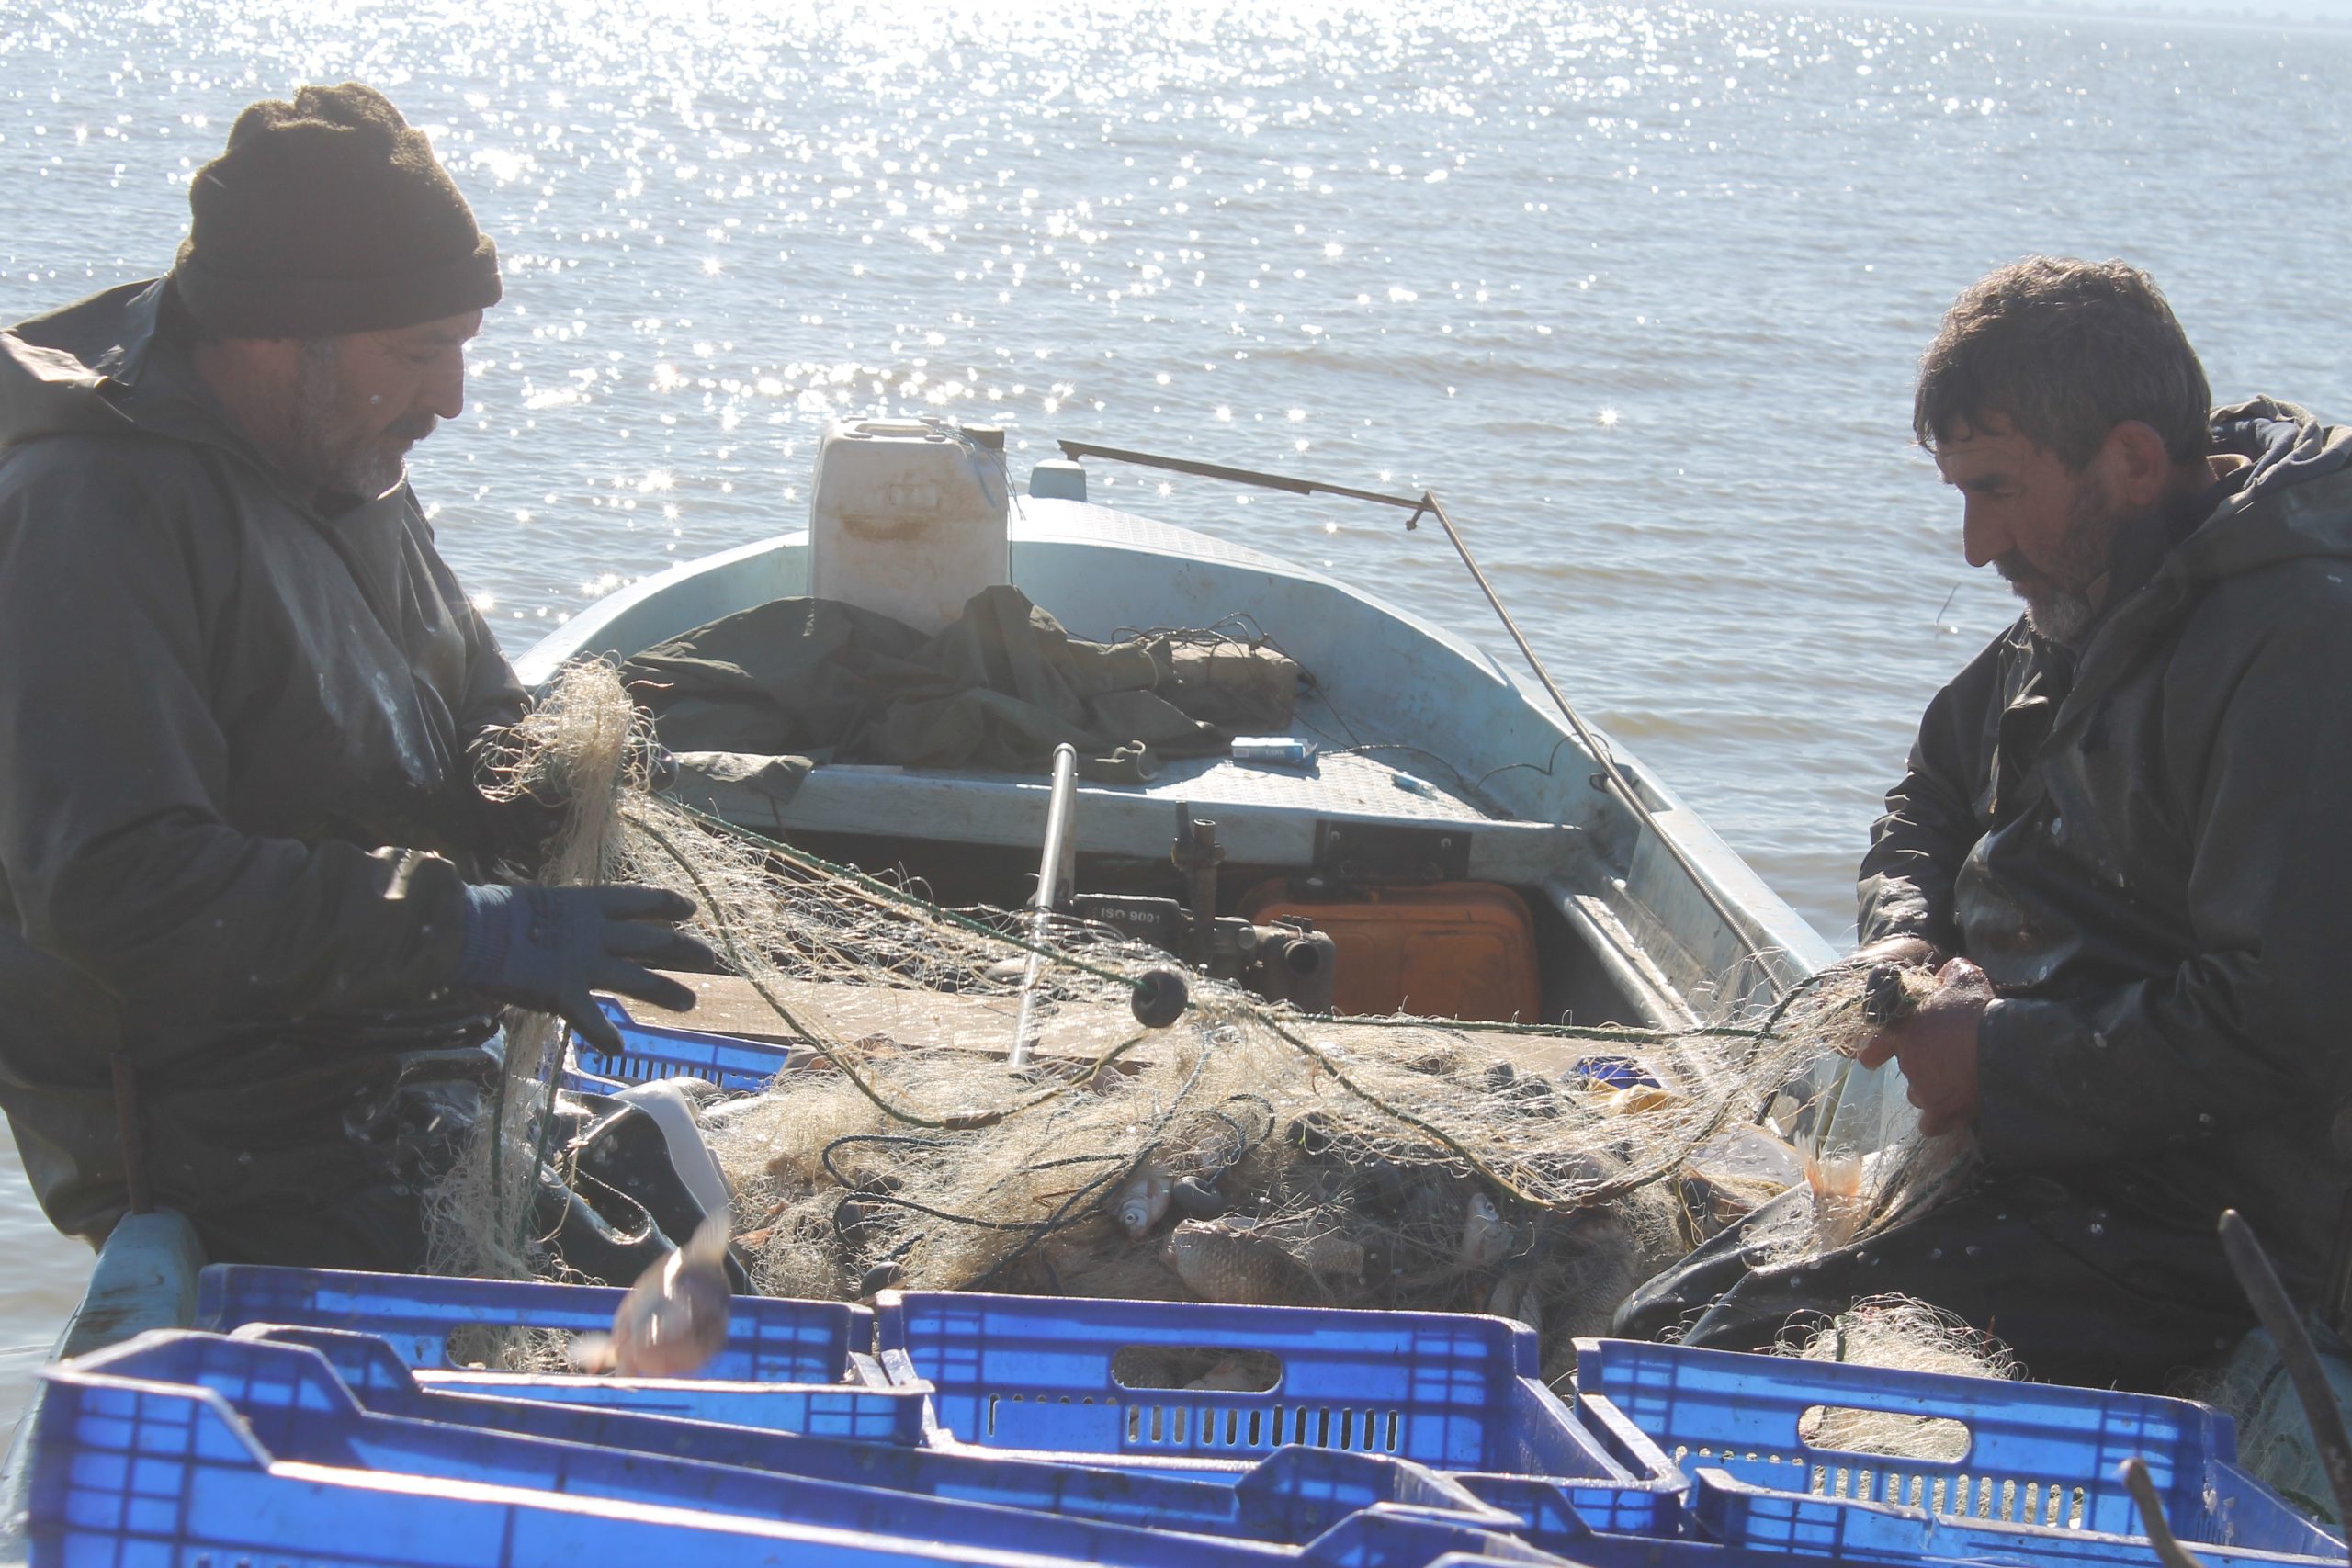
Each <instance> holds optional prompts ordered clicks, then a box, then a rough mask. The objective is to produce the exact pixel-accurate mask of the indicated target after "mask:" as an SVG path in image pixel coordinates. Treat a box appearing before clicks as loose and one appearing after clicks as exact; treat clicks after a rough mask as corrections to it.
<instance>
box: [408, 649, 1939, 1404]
mask: <svg viewBox="0 0 2352 1568" xmlns="http://www.w3.org/2000/svg"><path fill="white" fill-rule="evenodd" d="M635 722H636V721H635V719H634V717H633V716H632V714H631V710H630V708H629V705H628V698H627V696H626V694H624V693H623V691H622V689H621V686H620V684H619V682H618V679H617V677H616V674H615V672H614V671H612V670H611V669H610V668H609V667H605V666H600V665H593V664H591V665H582V666H579V667H576V668H575V669H573V670H572V671H570V672H569V673H568V674H567V675H566V676H565V677H564V678H563V679H562V680H561V682H560V683H559V685H558V687H557V689H556V690H555V692H554V693H552V694H550V697H549V698H548V701H547V702H545V703H543V704H542V705H541V706H540V708H539V710H538V712H537V714H536V715H535V716H534V717H533V719H532V721H531V723H532V726H533V728H532V729H531V730H530V732H529V733H527V734H526V736H524V737H523V740H524V744H523V747H522V749H521V751H520V753H519V755H518V757H517V759H516V761H515V766H514V769H513V773H512V776H513V781H514V784H513V787H515V788H517V789H528V790H531V791H533V792H535V793H537V792H541V791H560V795H561V796H562V797H563V798H567V799H569V800H571V802H572V803H573V805H572V811H573V813H574V821H573V825H572V827H571V830H570V831H569V832H568V833H567V834H566V835H565V841H564V845H563V849H562V853H561V857H560V858H561V865H560V868H559V869H560V872H561V874H567V875H571V876H574V877H586V876H589V875H592V874H593V875H596V876H602V877H605V878H608V879H616V880H628V881H636V882H643V883H650V884H654V885H658V886H666V887H672V888H674V889H676V890H678V891H679V892H682V893H684V894H685V895H686V896H687V897H691V898H692V899H693V900H694V901H695V904H696V906H697V907H698V908H699V909H700V914H699V916H698V917H697V919H696V920H695V927H694V929H695V932H696V934H697V935H699V936H701V937H702V938H703V939H704V940H705V941H706V942H708V943H709V944H710V946H711V947H712V948H713V949H714V951H716V952H718V953H719V954H721V955H722V957H723V959H724V960H725V963H726V964H727V966H728V968H729V969H730V970H731V971H732V972H733V973H734V974H735V975H736V976H741V981H742V982H743V983H744V984H746V985H747V986H748V987H749V988H750V990H751V991H752V993H753V994H755V995H756V996H757V997H758V998H760V1000H761V1002H762V1003H763V1005H764V1006H765V1008H766V1009H767V1010H768V1011H769V1012H771V1013H772V1014H773V1015H774V1020H775V1023H774V1026H773V1027H772V1029H771V1030H770V1031H769V1032H770V1033H772V1034H774V1035H775V1036H777V1037H780V1038H783V1039H786V1040H787V1041H789V1042H790V1043H793V1044H794V1045H796V1046H797V1047H800V1048H802V1050H801V1053H800V1055H799V1056H798V1058H797V1061H796V1064H795V1066H793V1067H791V1068H790V1069H789V1070H787V1071H786V1072H784V1073H783V1074H781V1075H780V1076H779V1077H778V1078H777V1079H776V1081H775V1084H774V1085H773V1086H772V1087H771V1088H769V1089H766V1090H764V1091H762V1092H759V1093H753V1094H748V1095H741V1096H738V1097H734V1098H731V1099H728V1100H722V1101H719V1102H718V1103H715V1104H709V1105H706V1106H705V1108H704V1110H703V1113H702V1114H703V1120H704V1131H705V1134H706V1136H707V1141H708V1143H709V1145H710V1146H711V1148H712V1149H713V1150H714V1151H715V1153H716V1154H717V1156H718V1159H719V1161H720V1163H721V1165H722V1166H723V1168H725V1171H726V1173H727V1175H728V1177H729V1181H730V1183H731V1185H732V1186H733V1188H734V1189H735V1194H736V1198H735V1203H734V1213H735V1215H736V1216H737V1224H738V1225H739V1227H740V1231H739V1235H738V1236H737V1241H738V1244H739V1247H740V1249H741V1253H742V1255H743V1256H745V1257H747V1258H748V1259H749V1261H750V1266H751V1269H752V1278H753V1280H754V1282H755V1283H756V1285H757V1286H758V1287H759V1288H760V1289H761V1290H763V1291H764V1292H773V1293H775V1294H780V1295H795V1296H816V1297H834V1298H842V1299H858V1298H863V1297H867V1296H870V1295H871V1294H872V1293H873V1292H876V1291H877V1290H880V1289H883V1288H886V1287H888V1286H894V1285H895V1286H902V1287H906V1288H910V1289H940V1290H962V1289H973V1290H978V1289H988V1290H1001V1291H1016V1292H1057V1293H1072V1294H1090V1295H1113V1296H1122V1297H1140V1298H1163V1299H1204V1300H1210V1301H1219V1302H1233V1303H1298V1304H1313V1305H1335V1306H1357V1307H1381V1308H1429V1309H1443V1310H1466V1311H1479V1312H1495V1313H1498V1314H1504V1315H1508V1316H1512V1317H1516V1318H1519V1319H1521V1321H1523V1322H1526V1323H1528V1324H1530V1325H1533V1326H1535V1327H1537V1328H1538V1329H1540V1330H1541V1331H1542V1333H1543V1335H1544V1342H1545V1345H1546V1351H1547V1354H1546V1359H1547V1367H1548V1370H1550V1371H1553V1372H1554V1373H1555V1375H1556V1373H1557V1372H1559V1371H1565V1370H1566V1367H1567V1366H1568V1365H1569V1364H1570V1360H1571V1358H1572V1352H1571V1351H1570V1350H1569V1348H1568V1341H1569V1340H1570V1339H1571V1338H1572V1337H1575V1336H1577V1335H1579V1334H1592V1333H1596V1332H1601V1331H1604V1330H1605V1329H1606V1326H1607V1324H1608V1321H1609V1318H1610V1315H1611V1313H1612V1312H1613V1311H1614V1309H1615V1308H1616V1306H1617V1305H1618V1304H1619V1303H1621V1302H1622V1301H1623V1299H1624V1297H1625V1296H1626V1295H1627V1294H1628V1293H1629V1292H1631V1291H1632V1290H1633V1288H1634V1286H1635V1285H1636V1284H1638V1283H1639V1282H1640V1281H1641V1280H1644V1279H1645V1278H1646V1277H1647V1276H1648V1275H1650V1274H1651V1273H1653V1272H1655V1271H1656V1270H1657V1269H1658V1268H1660V1267H1662V1266H1663V1265H1665V1264H1666V1263H1668V1262H1670V1261H1671V1260H1672V1259H1674V1258H1678V1257H1679V1256H1680V1255H1682V1254H1683V1253H1684V1252H1686V1251H1687V1250H1689V1249H1690V1247H1692V1246H1693V1245H1695V1244H1696V1243H1697V1242H1699V1241H1701V1240H1703V1239H1705V1238H1706V1237H1707V1236H1709V1235H1713V1234H1715V1233H1716V1232H1718V1231H1720V1230H1721V1229H1722V1228H1723V1227H1724V1225H1726V1224H1730V1223H1731V1222H1733V1221H1734V1220H1736V1219H1737V1218H1738V1217H1740V1216H1741V1215H1743V1214H1745V1213H1747V1212H1748V1211H1749V1210H1751V1209H1753V1208H1754V1207H1756V1206H1757V1205H1758V1204H1759V1203H1761V1202H1762V1201H1765V1200H1767V1199H1769V1198H1771V1197H1773V1196H1775V1195H1777V1194H1779V1193H1781V1192H1782V1191H1784V1190H1787V1189H1789V1188H1790V1187H1792V1185H1800V1186H1802V1185H1807V1184H1810V1185H1811V1187H1812V1188H1813V1190H1815V1191H1816V1192H1817V1193H1818V1194H1819V1201H1817V1202H1815V1203H1814V1204H1813V1205H1811V1206H1809V1207H1807V1208H1806V1210H1805V1213H1804V1220H1803V1222H1802V1224H1800V1225H1799V1226H1798V1227H1797V1229H1796V1231H1794V1232H1792V1234H1791V1235H1788V1236H1786V1237H1785V1238H1783V1239H1782V1240H1781V1242H1778V1243H1776V1244H1775V1245H1778V1246H1784V1247H1788V1248H1792V1249H1795V1250H1799V1251H1802V1250H1804V1249H1807V1248H1810V1247H1821V1246H1833V1245H1837V1244H1838V1243H1840V1242H1843V1241H1845V1240H1847V1239H1850V1237H1851V1236H1852V1235H1855V1234H1857V1232H1858V1231H1860V1229H1861V1228H1863V1227H1865V1226H1866V1225H1868V1224H1872V1223H1875V1222H1874V1216H1880V1215H1883V1214H1884V1213H1886V1212H1887V1211H1888V1209H1889V1207H1890V1205H1894V1204H1898V1203H1899V1202H1901V1201H1904V1200H1903V1196H1902V1195H1903V1193H1905V1191H1907V1190H1911V1189H1913V1188H1916V1187H1917V1184H1918V1179H1917V1170H1916V1168H1914V1164H1913V1163H1910V1162H1908V1161H1907V1156H1905V1155H1904V1154H1903V1153H1902V1150H1903V1148H1904V1145H1898V1146H1897V1150H1896V1151H1894V1152H1889V1153H1881V1154H1877V1155H1869V1156H1865V1155H1862V1154H1860V1153H1847V1154H1842V1155H1835V1156H1827V1157H1825V1158H1819V1159H1812V1160H1808V1158H1807V1157H1805V1156H1801V1155H1800V1154H1798V1153H1797V1152H1796V1151H1795V1150H1794V1149H1792V1147H1791V1146H1790V1145H1788V1144H1786V1143H1784V1142H1782V1141H1781V1139H1780V1138H1779V1137H1777V1136H1775V1135H1773V1134H1771V1133H1770V1132H1769V1131H1768V1130H1766V1128H1765V1127H1764V1126H1762V1125H1759V1122H1763V1121H1764V1120H1765V1118H1766V1114H1767V1112H1768V1111H1777V1112H1778V1113H1779V1114H1780V1116H1781V1118H1782V1119H1783V1122H1784V1123H1785V1120H1786V1119H1787V1118H1788V1116H1789V1115H1790V1112H1791V1111H1792V1101H1791V1095H1792V1087H1791V1086H1792V1085H1794V1086H1806V1085H1815V1084H1829V1083H1832V1082H1835V1081H1837V1080H1836V1079H1835V1075H1834V1074H1831V1073H1828V1072H1826V1071H1825V1070H1824V1067H1823V1065H1824V1064H1825V1063H1826V1062H1827V1063H1834V1062H1835V1061H1836V1060H1837V1059H1838V1053H1839V1052H1840V1051H1841V1050H1844V1049H1849V1048H1850V1047H1851V1046H1852V1045H1853V1044H1855V1043H1858V1042H1859V1040H1860V1038H1861V1036H1862V1034H1863V1033H1864V1032H1865V1026H1864V1024H1863V1022H1862V1018H1861V989H1862V987H1861V984H1860V978H1859V976H1856V975H1854V974H1851V973H1848V972H1842V971H1838V970H1832V971H1828V972H1825V973H1824V974H1823V975H1820V976H1815V977H1813V978H1811V979H1809V980H1807V981H1805V982H1803V983H1801V984H1799V985H1798V986H1796V987H1794V988H1792V990H1790V991H1789V992H1788V994H1787V995H1785V996H1784V997H1782V998H1780V999H1778V1000H1771V1001H1758V1002H1755V1003H1752V1004H1743V1003H1740V1002H1736V1001H1734V1002H1727V1003H1726V1004H1725V1006H1724V1013H1725V1016H1724V1018H1723V1019H1722V1020H1721V1021H1717V1022H1714V1023H1711V1024H1708V1025H1704V1026H1701V1027H1694V1028H1690V1029H1684V1030H1679V1031H1674V1032H1659V1031H1651V1030H1642V1029H1633V1028H1615V1027H1605V1026H1603V1027H1589V1028H1586V1027H1565V1026H1561V1027H1507V1026H1499V1025H1480V1024H1466V1023H1449V1022H1441V1021H1430V1020H1426V1019H1416V1018H1387V1019H1333V1018H1328V1017H1310V1016H1305V1015H1302V1014H1300V1013H1298V1012H1295V1011H1294V1010H1289V1009H1287V1008H1286V1007H1283V1006H1278V1005H1275V1004H1272V1003H1269V1002H1267V1001H1265V1000H1263V999H1262V998H1258V997H1256V996H1253V995H1251V994H1250V993H1248V992H1246V991H1244V990H1241V989H1239V988H1238V987H1233V986H1230V985H1227V984H1224V983H1220V982H1217V981H1214V980H1211V979H1208V978H1206V977H1204V976H1200V975H1198V974H1193V975H1188V976H1185V977H1184V981H1185V985H1186V987H1187V988H1188V991H1189V997H1188V1000H1187V1002H1186V1004H1185V1005H1184V1006H1183V1007H1182V1010H1181V1012H1178V1013H1176V1014H1175V1015H1174V1016H1173V1021H1170V1022H1167V1023H1165V1024H1164V1026H1161V1027H1152V1026H1150V1025H1148V1024H1147V1023H1145V1022H1142V1021H1139V1014H1149V1013H1150V1012H1151V1010H1152V1005H1153V1004H1154V1003H1155V1002H1156V1001H1164V1000H1165V999H1166V998H1167V996H1168V995H1169V991H1168V988H1167V987H1166V984H1165V979H1166V976H1167V974H1168V972H1169V971H1170V969H1171V968H1172V967H1173V965H1174V960H1172V959H1171V958H1170V956H1169V955H1168V954H1167V953H1164V952H1162V951H1160V950H1159V949H1157V948H1154V947H1151V946H1148V945H1145V944H1142V943H1139V942H1136V941H1134V940H1132V939H1129V938H1127V937H1125V936H1123V935H1122V934H1120V933H1119V932H1117V931H1113V930H1111V929H1109V928H1107V927H1103V926H1099V925H1091V924H1088V923H1086V922H1083V921H1080V920H1078V919H1071V918H1069V917H1066V916H1060V915H1045V914H1040V913H1038V912H1036V911H1034V910H1008V909H1001V908H943V907H941V906H940V905H938V904H936V903H934V902H932V901H931V900H929V899H927V898H926V897H923V896H922V889H921V888H920V886H910V885H906V884H903V883H901V882H899V881H896V880H892V879H889V878H887V877H880V876H875V875H869V874H865V873H862V872H860V871H857V870H855V869H853V868H850V867H847V866H843V865H839V864H835V863H830V862H828V861H825V860H822V859H820V858H819V857H817V856H815V855H812V854H810V853H808V852H805V851H803V850H800V849H797V848H795V847H793V846H791V845H789V844H786V843H783V842H779V841H775V840H768V839H765V838H762V837H759V836H756V835H753V834H752V833H750V832H748V831H746V830H744V829H741V828H736V827H731V826H729V825H728V824H725V823H721V822H718V821H717V820H716V819H714V818H707V817H705V816H703V815H701V814H699V813H697V812H695V811H693V810H691V809H689V808H687V807H683V806H680V805H678V804H675V803H673V802H671V801H669V800H667V799H665V798H663V797H662V796H660V795H654V794H652V793H650V792H649V791H648V790H647V789H646V788H645V787H644V784H645V780H644V778H643V770H642V768H641V767H639V766H638V765H637V764H636V763H635V762H634V761H632V760H631V759H632V757H633V756H634V755H635V753H636V751H637V750H638V748H636V747H635V745H634V743H633V742H632V739H631V736H632V734H633V733H635V731H634V728H633V727H634V725H635ZM1155 1021H1157V1020H1156V1019H1155ZM1016 1037H1019V1038H1021V1039H1023V1041H1024V1042H1025V1043H1027V1044H1028V1046H1029V1050H1028V1052H1027V1054H1026V1055H1027V1061H1026V1064H1025V1065H1024V1066H1019V1067H1014V1066H1010V1065H1009V1063H1008V1054H1009V1052H1010V1049H1011V1047H1012V1045H1013V1043H1014V1041H1015V1039H1016ZM554 1038H555V1036H554V1035H553V1033H552V1032H542V1031H537V1030H533V1029H530V1028H527V1027H524V1028H517V1029H515V1030H513V1031H510V1034H509V1040H510V1048H509V1055H508V1062H507V1067H508V1071H507V1079H506V1084H505V1087H504V1089H503V1091H502V1097H501V1098H502V1104H503V1109H502V1112H501V1115H500V1116H499V1117H498V1118H497V1119H496V1122H495V1126H496V1129H497V1136H496V1137H495V1138H492V1139H486V1140H485V1141H484V1143H485V1146H484V1147H483V1148H482V1149H481V1150H480V1151H478V1152H477V1154H476V1155H475V1156H473V1157H471V1158H470V1159H469V1161H468V1163H467V1166H466V1167H465V1168H464V1169H463V1170H462V1171H461V1172H460V1174H459V1177H458V1178H457V1179H453V1180H452V1182H451V1183H450V1184H449V1189H448V1190H447V1192H446V1194H445V1195H444V1201H442V1202H441V1203H440V1205H439V1206H438V1209H437V1213H438V1216H439V1221H440V1223H439V1224H436V1225H435V1245H436V1260H437V1261H441V1262H445V1263H449V1264H454V1265H458V1266H462V1267H468V1268H472V1269H490V1270H491V1271H499V1272H513V1271H515V1269H518V1268H522V1267H527V1266H529V1264H530V1263H531V1261H532V1250H533V1249H532V1241H533V1238H532V1236H531V1235H530V1234H529V1230H530V1224H529V1213H530V1196H531V1192H532V1190H533V1187H534V1184H535V1182H536V1181H537V1172H538V1170H539V1168H540V1167H541V1166H542V1164H543V1163H544V1162H546V1161H548V1160H553V1161H555V1162H556V1163H557V1164H558V1165H559V1166H560V1162H561V1157H562V1151H561V1150H560V1149H549V1148H548V1147H546V1146H545V1145H546V1143H547V1142H548V1133H547V1128H548V1121H549V1119H548V1115H547V1108H548V1106H550V1105H551V1104H552V1103H553V1093H554V1090H553V1087H552V1086H553V1083H554V1075H555V1069H556V1066H557V1065H558V1064H557V1062H556V1060H555V1053H554V1051H553V1049H552V1045H551V1042H552V1041H553V1040H554ZM1793 1092H1794V1093H1795V1094H1796V1095H1798V1096H1799V1097H1802V1096H1803V1095H1804V1094H1807V1093H1812V1092H1814V1090H1813V1089H1809V1088H1800V1089H1796V1090H1794V1091H1793ZM485 1238H487V1239H485Z"/></svg>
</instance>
